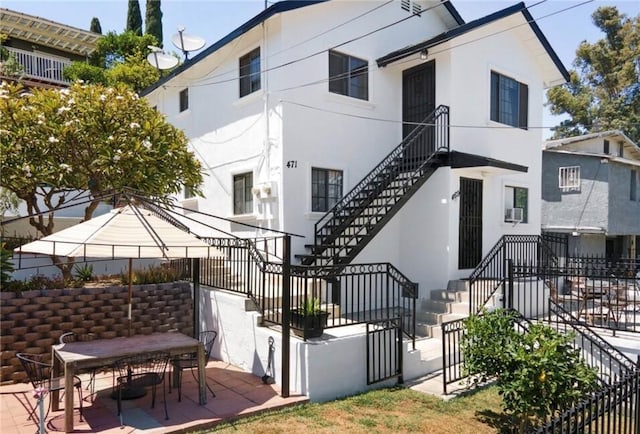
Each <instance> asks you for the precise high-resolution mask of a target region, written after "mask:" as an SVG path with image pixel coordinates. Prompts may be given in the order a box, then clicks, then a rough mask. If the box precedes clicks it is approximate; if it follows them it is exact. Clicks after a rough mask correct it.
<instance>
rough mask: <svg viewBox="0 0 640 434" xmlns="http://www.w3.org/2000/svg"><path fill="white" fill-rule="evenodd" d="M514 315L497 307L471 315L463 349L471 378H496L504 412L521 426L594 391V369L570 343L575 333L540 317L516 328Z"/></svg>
mask: <svg viewBox="0 0 640 434" xmlns="http://www.w3.org/2000/svg"><path fill="white" fill-rule="evenodd" d="M516 316H517V313H512V312H510V311H504V310H502V309H498V310H496V311H493V312H484V313H483V315H474V316H471V317H469V318H468V319H467V320H466V321H465V325H466V327H467V331H466V334H465V335H464V337H463V340H462V344H461V349H462V353H463V356H464V363H465V371H466V373H467V374H477V377H476V379H475V380H472V382H475V381H480V380H483V379H488V378H495V379H496V383H497V387H498V390H499V393H500V394H501V395H502V398H503V408H504V410H505V412H506V413H508V414H511V415H513V416H514V417H515V418H516V419H517V424H518V427H519V429H520V432H525V431H526V430H527V429H529V428H531V427H533V426H537V425H539V424H540V423H542V422H544V421H545V420H547V419H548V418H549V417H551V416H553V415H555V414H556V413H557V412H558V411H561V410H562V409H565V408H568V407H569V406H571V405H573V404H576V403H577V402H579V401H580V400H582V399H584V397H586V396H587V395H588V394H589V393H590V392H593V391H594V390H595V389H596V387H597V375H596V370H595V368H591V367H589V366H587V364H586V363H585V362H584V360H582V358H581V356H580V350H579V349H576V348H574V347H573V346H572V345H571V342H572V341H573V339H574V337H575V336H574V334H572V333H567V334H562V333H559V332H558V331H556V330H554V329H552V328H551V327H549V326H546V325H544V324H540V323H537V324H531V325H529V327H528V330H527V331H526V332H523V333H519V332H518V330H517V329H516Z"/></svg>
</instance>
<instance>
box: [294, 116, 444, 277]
mask: <svg viewBox="0 0 640 434" xmlns="http://www.w3.org/2000/svg"><path fill="white" fill-rule="evenodd" d="M448 125H449V108H448V107H447V106H439V107H438V108H436V110H434V111H433V112H432V113H431V114H430V115H429V116H428V117H427V118H426V119H425V120H424V121H423V122H421V124H420V125H419V126H418V127H416V128H415V129H414V130H413V131H412V132H411V133H409V135H407V137H406V138H405V139H404V140H403V141H402V143H400V144H399V145H398V146H397V147H396V148H395V149H394V150H393V151H391V153H389V155H387V156H386V157H385V158H384V159H383V160H382V162H380V164H378V165H377V166H376V167H375V168H374V169H373V170H372V171H371V172H369V174H368V175H367V176H365V177H364V178H363V180H362V181H360V182H359V183H358V184H357V185H356V186H355V187H354V188H353V189H352V190H351V191H350V192H348V193H347V194H346V195H345V196H344V197H343V198H342V199H341V200H340V201H339V202H338V203H336V205H335V206H334V207H333V208H332V209H331V210H329V211H328V212H327V213H326V214H325V215H324V216H323V217H322V218H321V219H320V220H319V221H318V222H317V223H316V225H315V229H314V231H315V235H314V243H313V244H309V245H306V246H305V247H306V248H307V249H309V251H310V252H309V253H308V254H303V255H296V257H297V258H299V259H300V260H301V262H302V264H303V265H314V266H320V267H325V266H340V265H346V264H349V263H350V262H351V261H352V260H353V259H354V258H355V257H356V256H357V254H358V253H359V252H360V251H362V249H363V248H364V247H365V246H366V245H367V244H368V243H369V241H371V240H372V239H373V237H374V236H375V235H376V234H377V233H378V232H380V230H381V229H382V228H383V227H384V225H385V224H386V223H387V222H389V221H390V220H391V218H392V217H393V216H394V215H395V214H396V213H397V212H398V211H399V210H400V209H401V208H402V206H403V205H404V204H405V203H406V202H407V201H408V200H409V199H410V198H411V196H413V194H415V192H416V191H418V189H419V188H420V187H421V186H422V185H423V184H424V183H425V182H426V181H427V179H429V177H430V176H431V175H432V174H433V173H434V172H435V171H436V170H437V169H438V167H440V166H442V165H444V164H446V162H447V161H448V159H447V157H448V153H449V130H448Z"/></svg>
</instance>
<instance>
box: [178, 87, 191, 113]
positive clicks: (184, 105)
mask: <svg viewBox="0 0 640 434" xmlns="http://www.w3.org/2000/svg"><path fill="white" fill-rule="evenodd" d="M188 108H189V88H186V89H182V90H181V91H180V112H181V113H182V112H183V111H185V110H186V109H188Z"/></svg>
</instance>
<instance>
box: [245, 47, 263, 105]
mask: <svg viewBox="0 0 640 434" xmlns="http://www.w3.org/2000/svg"><path fill="white" fill-rule="evenodd" d="M257 90H260V47H258V48H256V49H254V50H252V51H250V52H249V53H247V54H245V55H244V56H242V57H241V58H240V98H242V97H243V96H246V95H249V94H250V93H253V92H255V91H257Z"/></svg>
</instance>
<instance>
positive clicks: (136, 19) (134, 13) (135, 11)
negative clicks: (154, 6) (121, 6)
mask: <svg viewBox="0 0 640 434" xmlns="http://www.w3.org/2000/svg"><path fill="white" fill-rule="evenodd" d="M125 30H126V31H129V32H133V33H135V34H136V35H138V36H142V13H141V12H140V3H138V0H129V8H128V9H127V27H126V28H125Z"/></svg>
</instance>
